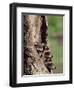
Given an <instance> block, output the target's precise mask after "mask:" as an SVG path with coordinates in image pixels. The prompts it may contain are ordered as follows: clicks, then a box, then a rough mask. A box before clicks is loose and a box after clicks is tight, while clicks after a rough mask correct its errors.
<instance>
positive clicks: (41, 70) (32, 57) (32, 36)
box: [23, 15, 53, 75]
mask: <svg viewBox="0 0 74 90" xmlns="http://www.w3.org/2000/svg"><path fill="white" fill-rule="evenodd" d="M47 29H48V22H47V17H46V16H38V15H23V31H24V33H23V34H24V39H23V41H24V65H23V67H24V68H23V74H25V75H35V74H48V73H51V72H52V65H53V64H52V55H51V51H50V49H49V47H48V30H47Z"/></svg>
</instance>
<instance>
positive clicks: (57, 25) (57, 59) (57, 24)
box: [48, 16, 63, 64]
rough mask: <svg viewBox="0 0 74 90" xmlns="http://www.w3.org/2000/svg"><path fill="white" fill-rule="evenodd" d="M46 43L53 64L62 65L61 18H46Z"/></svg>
mask: <svg viewBox="0 0 74 90" xmlns="http://www.w3.org/2000/svg"><path fill="white" fill-rule="evenodd" d="M48 42H49V43H48V44H49V47H50V48H51V50H52V54H53V62H54V63H55V64H63V16H48Z"/></svg>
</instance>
